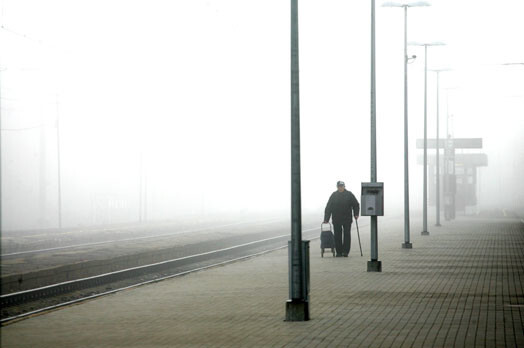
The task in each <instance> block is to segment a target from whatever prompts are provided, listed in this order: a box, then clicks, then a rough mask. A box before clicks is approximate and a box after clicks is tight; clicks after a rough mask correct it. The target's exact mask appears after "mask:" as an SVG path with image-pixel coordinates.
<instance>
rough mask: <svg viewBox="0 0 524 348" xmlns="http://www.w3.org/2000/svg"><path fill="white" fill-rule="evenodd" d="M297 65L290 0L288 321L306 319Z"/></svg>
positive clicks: (294, 1) (295, 13) (295, 18)
mask: <svg viewBox="0 0 524 348" xmlns="http://www.w3.org/2000/svg"><path fill="white" fill-rule="evenodd" d="M298 67H299V65H298V0H291V241H290V242H289V246H290V248H289V296H290V299H289V300H288V301H287V302H286V320H287V321H306V320H309V294H308V288H309V286H308V284H309V272H308V269H307V268H306V267H305V264H309V252H308V250H309V242H308V241H302V206H301V204H302V198H301V175H300V98H299V96H300V93H299V68H298Z"/></svg>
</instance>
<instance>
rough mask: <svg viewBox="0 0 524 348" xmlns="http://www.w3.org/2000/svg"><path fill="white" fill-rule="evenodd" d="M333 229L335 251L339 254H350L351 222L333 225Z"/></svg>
mask: <svg viewBox="0 0 524 348" xmlns="http://www.w3.org/2000/svg"><path fill="white" fill-rule="evenodd" d="M333 227H334V229H335V231H334V232H335V249H336V250H337V254H349V250H350V249H351V222H345V223H342V224H335V223H333ZM342 232H343V233H342Z"/></svg>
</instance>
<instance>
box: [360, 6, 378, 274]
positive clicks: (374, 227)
mask: <svg viewBox="0 0 524 348" xmlns="http://www.w3.org/2000/svg"><path fill="white" fill-rule="evenodd" d="M375 56H376V55H375V0H371V91H370V92H371V93H370V114H371V115H370V116H371V117H370V119H371V125H370V129H371V137H370V138H371V144H370V149H371V156H370V157H371V166H370V167H371V170H370V171H371V182H372V183H376V182H377V102H376V101H377V93H376V92H377V89H376V69H375ZM357 227H358V225H357ZM377 232H378V217H377V216H376V215H375V216H371V261H368V267H367V270H368V272H381V271H382V263H381V262H380V261H378V233H377Z"/></svg>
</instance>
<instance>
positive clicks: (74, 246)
mask: <svg viewBox="0 0 524 348" xmlns="http://www.w3.org/2000/svg"><path fill="white" fill-rule="evenodd" d="M275 221H278V219H269V220H261V221H258V222H257V223H256V224H257V225H260V224H262V225H265V224H269V223H271V222H275ZM249 222H252V221H243V222H235V223H231V224H226V225H221V226H213V227H205V228H198V229H193V230H183V231H179V232H174V233H163V234H157V235H153V236H142V237H133V238H123V239H113V240H107V241H101V242H91V243H83V244H73V245H64V246H61V247H53V248H44V249H35V250H25V251H17V252H12V253H7V254H1V255H0V257H9V256H20V255H26V254H36V253H43V252H46V251H56V250H64V249H74V248H82V247H86V246H94V245H103V244H111V243H120V242H130V241H136V240H144V239H153V238H163V237H171V236H177V235H180V234H184V233H194V232H204V231H209V230H215V229H218V228H224V227H231V226H237V225H242V224H246V223H249ZM110 231H118V229H110Z"/></svg>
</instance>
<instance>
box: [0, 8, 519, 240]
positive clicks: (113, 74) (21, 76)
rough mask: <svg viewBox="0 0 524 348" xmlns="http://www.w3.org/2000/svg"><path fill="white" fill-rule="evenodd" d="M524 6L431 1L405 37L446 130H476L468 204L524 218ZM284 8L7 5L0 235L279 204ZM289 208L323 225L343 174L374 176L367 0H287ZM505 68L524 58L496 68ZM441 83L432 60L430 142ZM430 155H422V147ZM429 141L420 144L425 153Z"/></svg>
mask: <svg viewBox="0 0 524 348" xmlns="http://www.w3.org/2000/svg"><path fill="white" fill-rule="evenodd" d="M381 4H382V2H381V1H377V33H376V38H377V149H378V180H379V181H383V182H384V183H385V211H386V214H387V215H392V214H399V213H401V209H402V206H403V127H404V126H403V63H402V59H403V12H402V11H401V10H400V9H398V8H397V9H396V8H385V7H380V5H381ZM523 10H524V4H522V1H519V0H513V1H511V0H503V1H498V2H493V1H489V2H488V1H451V0H440V1H433V2H432V6H431V7H427V8H412V9H409V12H408V41H419V42H428V41H442V42H444V43H446V46H441V47H430V48H428V67H429V68H431V69H434V68H450V69H452V70H451V71H448V72H443V73H441V79H440V86H441V89H440V119H441V128H440V129H441V131H440V134H441V136H443V137H444V136H445V131H446V115H447V114H449V115H451V116H452V117H451V120H450V132H451V133H452V134H453V135H454V136H455V137H459V138H467V137H474V138H483V140H484V143H483V145H484V148H483V149H482V150H469V151H470V152H483V153H486V154H487V156H488V161H489V165H488V167H485V168H480V169H479V170H480V183H479V187H480V194H479V205H478V209H483V208H485V209H488V208H489V209H491V208H493V207H495V208H500V209H511V210H516V211H520V212H523V213H524V184H523V183H522V180H521V178H520V177H521V175H522V174H523V173H524V140H523V136H522V134H523V131H524V65H522V62H524V45H522V34H523V33H524V22H523V21H522V18H521V17H522V13H523ZM289 17H290V12H289V3H288V2H287V1H277V0H266V1H246V0H214V1H210V0H179V1H167V0H165V1H160V0H154V1H116V0H115V1H96V0H95V1H65V0H62V1H58V0H53V1H30V0H3V1H2V2H1V23H2V28H1V29H0V40H1V41H0V49H1V51H0V54H1V56H0V59H1V60H0V69H1V70H0V74H1V75H0V88H1V90H0V98H1V109H0V111H1V128H2V132H1V161H2V162H1V164H2V165H1V188H2V190H1V200H2V207H1V208H2V215H1V217H2V221H1V223H2V229H3V230H17V229H35V228H54V227H56V226H57V223H58V220H57V219H58V215H57V211H58V209H57V207H58V194H57V190H58V187H57V182H58V169H57V168H58V164H57V158H58V156H57V153H58V151H57V148H58V146H57V127H56V125H57V119H59V144H60V168H61V170H60V174H61V190H62V207H63V211H62V215H63V226H64V227H68V226H88V225H98V224H109V223H127V222H136V221H138V220H139V219H140V201H141V200H140V196H141V192H142V205H143V207H144V211H143V214H142V220H147V221H156V220H176V219H177V218H180V217H190V218H195V219H207V218H209V219H211V218H214V217H216V216H231V217H233V218H239V219H240V218H243V217H245V216H253V215H262V216H271V217H273V216H284V217H287V216H288V215H287V214H288V212H289V209H290V71H289V67H290V54H289V50H290V49H289V43H290V34H289V26H290V22H289ZM299 26H300V89H301V90H300V98H301V132H302V133H301V156H302V157H301V160H302V204H303V209H304V214H309V215H311V214H317V215H318V217H319V222H320V221H321V219H322V213H323V208H324V205H325V203H326V201H327V199H328V197H329V194H330V193H331V192H332V191H334V190H335V184H336V182H337V180H344V181H345V182H346V184H347V187H348V189H349V190H351V191H353V192H354V193H355V194H356V195H357V197H359V196H360V184H361V182H366V181H369V172H370V169H369V165H370V160H369V154H370V149H369V143H370V140H369V134H370V129H369V123H370V121H369V114H370V111H369V108H370V107H369V104H370V99H369V94H370V92H369V89H370V44H369V41H370V2H369V1H358V2H357V1H335V0H329V1H300V2H299ZM408 54H409V55H417V59H416V60H415V61H414V62H412V63H411V64H410V65H409V83H408V84H409V122H410V123H409V132H410V134H409V136H410V138H409V146H410V147H409V151H410V153H409V156H410V185H411V193H410V194H411V208H412V212H413V214H415V216H416V215H417V214H418V211H419V210H421V209H422V199H421V198H422V167H421V166H419V165H417V161H416V158H417V155H419V154H420V153H421V150H417V149H416V147H415V142H416V139H419V138H422V136H423V111H424V109H423V107H424V104H423V88H424V50H423V48H421V47H417V46H409V48H408ZM507 63H521V64H517V65H505V64H507ZM435 133H436V79H435V73H433V72H428V137H429V138H434V137H435ZM430 151H431V150H430ZM431 153H433V151H431Z"/></svg>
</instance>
